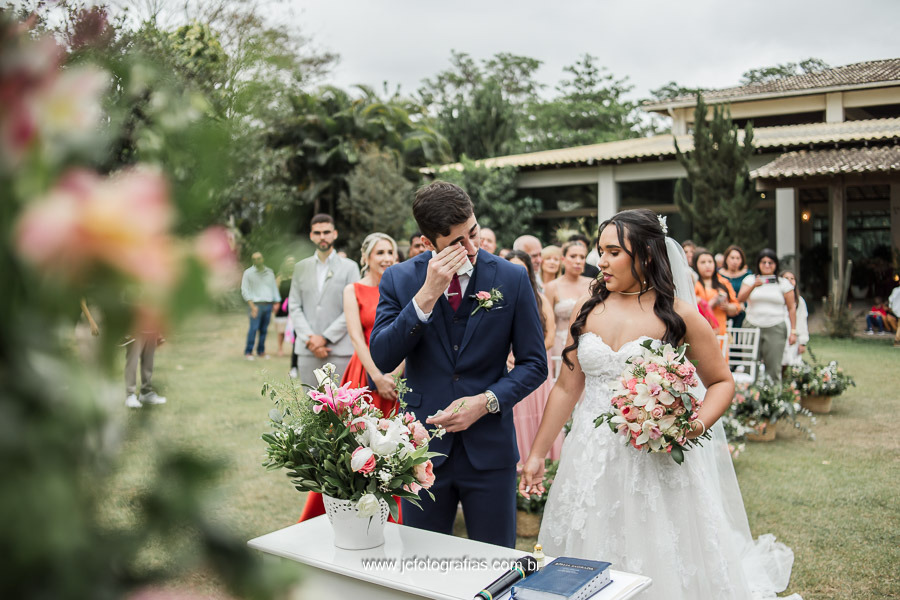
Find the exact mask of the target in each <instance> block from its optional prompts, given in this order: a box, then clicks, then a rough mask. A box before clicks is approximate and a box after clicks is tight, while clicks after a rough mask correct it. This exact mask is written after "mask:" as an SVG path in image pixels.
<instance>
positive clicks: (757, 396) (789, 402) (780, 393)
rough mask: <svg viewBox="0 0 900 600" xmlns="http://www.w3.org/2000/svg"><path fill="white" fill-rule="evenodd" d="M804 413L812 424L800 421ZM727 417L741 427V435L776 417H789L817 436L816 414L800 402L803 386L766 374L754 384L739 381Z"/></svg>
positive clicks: (773, 422) (763, 426)
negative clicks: (778, 379)
mask: <svg viewBox="0 0 900 600" xmlns="http://www.w3.org/2000/svg"><path fill="white" fill-rule="evenodd" d="M800 416H804V417H807V418H808V420H809V426H807V425H804V424H803V422H801V421H800V419H799V418H798V417H800ZM724 418H726V419H727V421H735V422H736V425H738V426H740V428H741V429H740V431H741V435H745V434H746V433H749V431H748V429H751V430H755V431H759V430H761V429H764V428H765V427H766V426H767V425H769V424H772V425H774V424H775V422H776V421H780V420H788V421H790V422H791V423H792V424H793V426H794V427H795V428H797V429H799V430H801V431H803V432H804V433H805V434H806V435H807V437H808V438H809V439H811V440H812V439H815V434H813V432H812V430H811V429H810V426H812V425H815V422H816V420H815V417H814V416H813V415H812V413H811V412H809V411H808V410H806V409H805V408H803V407H801V406H800V390H799V388H798V387H797V386H796V385H795V384H794V382H791V381H786V382H784V383H776V382H775V381H773V380H772V379H771V378H769V377H766V379H765V380H764V381H757V382H756V383H753V384H748V383H735V388H734V400H733V401H732V403H731V407H730V409H729V411H728V413H726V416H725V417H724ZM727 421H726V422H727ZM735 431H738V430H737V429H735ZM729 439H731V438H729Z"/></svg>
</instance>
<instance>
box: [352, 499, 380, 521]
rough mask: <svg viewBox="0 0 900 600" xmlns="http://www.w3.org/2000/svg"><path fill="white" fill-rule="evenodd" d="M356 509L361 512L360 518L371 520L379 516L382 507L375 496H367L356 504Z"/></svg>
mask: <svg viewBox="0 0 900 600" xmlns="http://www.w3.org/2000/svg"><path fill="white" fill-rule="evenodd" d="M356 509H357V510H358V511H359V516H360V517H362V518H369V517H374V516H375V515H377V514H378V511H379V510H381V507H380V506H379V504H378V498H376V497H375V494H366V495H364V496H363V497H362V498H360V499H359V502H357V503H356Z"/></svg>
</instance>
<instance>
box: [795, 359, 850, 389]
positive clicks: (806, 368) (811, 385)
mask: <svg viewBox="0 0 900 600" xmlns="http://www.w3.org/2000/svg"><path fill="white" fill-rule="evenodd" d="M812 360H813V363H812V364H810V363H807V362H803V363H800V364H797V365H792V366H791V367H790V369H789V372H788V377H790V379H791V380H792V381H794V382H795V383H796V384H797V386H798V388H799V390H800V393H801V394H803V395H804V396H839V395H841V394H843V393H844V391H845V390H846V389H847V388H849V387H850V386H855V385H856V382H855V381H853V378H852V377H850V376H849V375H847V374H845V373H844V369H843V368H841V366H840V365H838V363H837V361H836V360H833V361H831V362H829V363H828V364H827V365H823V364H820V363H818V362H817V361H816V359H815V356H812Z"/></svg>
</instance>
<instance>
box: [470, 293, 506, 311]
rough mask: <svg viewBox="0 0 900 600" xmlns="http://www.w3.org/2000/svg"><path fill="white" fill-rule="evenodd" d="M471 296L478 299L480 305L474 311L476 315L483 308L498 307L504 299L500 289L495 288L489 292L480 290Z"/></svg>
mask: <svg viewBox="0 0 900 600" xmlns="http://www.w3.org/2000/svg"><path fill="white" fill-rule="evenodd" d="M470 298H472V299H473V300H477V301H478V306H476V307H475V310H473V311H472V314H473V315H474V314H475V313H477V312H478V311H479V310H481V309H482V308H483V309H484V310H491V309H492V308H496V304H497V303H498V302H500V301H501V300H503V294H501V293H500V290H498V289H497V288H494V289H492V290H491V291H489V292H485V291H481V292H478V293H477V294H475V295H474V296H470Z"/></svg>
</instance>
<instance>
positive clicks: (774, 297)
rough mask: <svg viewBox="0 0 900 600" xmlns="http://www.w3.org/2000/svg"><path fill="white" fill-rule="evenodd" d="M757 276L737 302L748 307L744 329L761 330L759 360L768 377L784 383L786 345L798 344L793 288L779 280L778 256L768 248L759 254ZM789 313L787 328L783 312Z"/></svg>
mask: <svg viewBox="0 0 900 600" xmlns="http://www.w3.org/2000/svg"><path fill="white" fill-rule="evenodd" d="M756 272H757V273H758V274H757V275H755V276H753V277H747V278H746V279H744V283H743V285H742V286H741V291H740V292H739V293H738V301H740V302H746V303H747V317H746V319H745V320H744V327H750V328H754V327H755V328H757V329H759V360H760V362H762V364H763V365H764V366H765V368H766V376H768V377H771V378H772V379H773V380H775V382H780V381H781V359H782V357H783V356H784V346H785V342H788V343H790V344H791V345H793V344H795V343H796V342H797V308H796V302H795V301H794V286H792V285H791V284H790V283H789V282H788V281H787V280H786V279H784V278H781V277H778V276H777V275H776V273H777V272H778V256H777V255H776V254H775V251H774V250H770V249H768V248H766V249H764V250H763V251H761V252H760V253H759V257H758V258H757V261H756ZM785 309H787V312H788V323H789V326H790V329H788V326H786V325H785V322H784V311H785Z"/></svg>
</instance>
